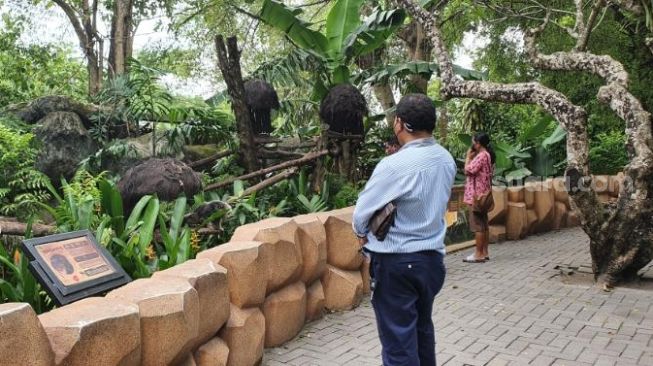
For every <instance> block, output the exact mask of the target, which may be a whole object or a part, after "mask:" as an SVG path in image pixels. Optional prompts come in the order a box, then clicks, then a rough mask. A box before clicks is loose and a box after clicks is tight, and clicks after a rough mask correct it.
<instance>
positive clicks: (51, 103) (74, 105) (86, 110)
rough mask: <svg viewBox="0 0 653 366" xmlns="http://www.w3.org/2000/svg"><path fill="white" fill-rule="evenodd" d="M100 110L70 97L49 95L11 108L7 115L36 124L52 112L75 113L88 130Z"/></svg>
mask: <svg viewBox="0 0 653 366" xmlns="http://www.w3.org/2000/svg"><path fill="white" fill-rule="evenodd" d="M99 110H100V108H99V107H98V106H95V105H91V104H84V103H80V102H78V101H76V100H74V99H71V98H69V97H64V96H60V95H49V96H45V97H41V98H38V99H35V100H33V101H31V102H29V103H27V104H21V105H14V106H10V107H9V108H8V109H7V111H6V112H7V113H9V114H11V115H14V116H16V117H17V118H18V119H20V120H22V121H24V122H26V123H30V124H33V123H36V122H38V121H39V120H41V119H43V118H44V117H45V116H46V115H47V114H49V113H52V112H73V113H75V114H77V115H78V116H79V118H80V119H81V121H82V122H83V123H84V126H85V127H86V128H89V127H91V125H92V122H91V120H90V118H91V115H93V114H94V113H97V112H98V111H99Z"/></svg>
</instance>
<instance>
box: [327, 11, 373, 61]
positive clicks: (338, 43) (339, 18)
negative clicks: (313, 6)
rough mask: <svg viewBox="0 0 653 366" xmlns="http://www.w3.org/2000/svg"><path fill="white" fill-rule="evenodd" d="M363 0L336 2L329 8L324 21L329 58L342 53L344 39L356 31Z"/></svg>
mask: <svg viewBox="0 0 653 366" xmlns="http://www.w3.org/2000/svg"><path fill="white" fill-rule="evenodd" d="M363 2H364V1H363V0H337V1H336V3H335V4H333V6H332V7H331V10H330V11H329V14H328V15H327V21H326V38H327V41H328V43H329V52H330V53H331V57H334V56H335V55H336V54H342V53H343V46H344V43H345V39H346V38H347V37H348V36H349V35H350V33H351V32H352V31H353V30H354V29H356V28H357V27H358V26H359V24H360V23H361V21H360V9H361V6H362V5H363Z"/></svg>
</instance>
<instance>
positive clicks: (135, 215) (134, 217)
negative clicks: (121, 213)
mask: <svg viewBox="0 0 653 366" xmlns="http://www.w3.org/2000/svg"><path fill="white" fill-rule="evenodd" d="M151 199H152V196H150V195H147V196H143V197H141V199H140V200H138V202H137V203H136V206H134V209H133V210H132V213H131V214H130V215H129V218H128V219H127V224H126V225H125V229H126V230H133V227H134V226H136V224H137V223H138V222H139V221H141V214H142V213H143V209H145V206H147V204H148V203H149V202H150V200H151Z"/></svg>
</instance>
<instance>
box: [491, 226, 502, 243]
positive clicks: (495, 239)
mask: <svg viewBox="0 0 653 366" xmlns="http://www.w3.org/2000/svg"><path fill="white" fill-rule="evenodd" d="M505 240H506V226H505V225H490V243H499V242H502V241H505Z"/></svg>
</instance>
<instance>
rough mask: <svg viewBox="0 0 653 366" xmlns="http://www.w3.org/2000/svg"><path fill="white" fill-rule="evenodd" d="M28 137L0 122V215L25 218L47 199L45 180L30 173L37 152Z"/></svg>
mask: <svg viewBox="0 0 653 366" xmlns="http://www.w3.org/2000/svg"><path fill="white" fill-rule="evenodd" d="M33 138H34V136H33V135H32V134H31V133H19V132H17V131H15V130H13V129H11V128H9V127H6V126H4V124H2V123H1V121H0V214H1V215H8V216H17V217H19V218H21V219H25V218H27V217H29V216H30V215H31V214H33V213H34V212H36V210H37V209H38V202H44V201H47V200H49V199H50V198H51V196H50V195H49V194H48V192H47V190H46V188H45V187H46V182H47V177H46V176H45V175H44V174H42V173H41V172H39V171H37V170H36V169H34V160H35V159H36V154H37V149H36V148H35V147H34V145H33Z"/></svg>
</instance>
